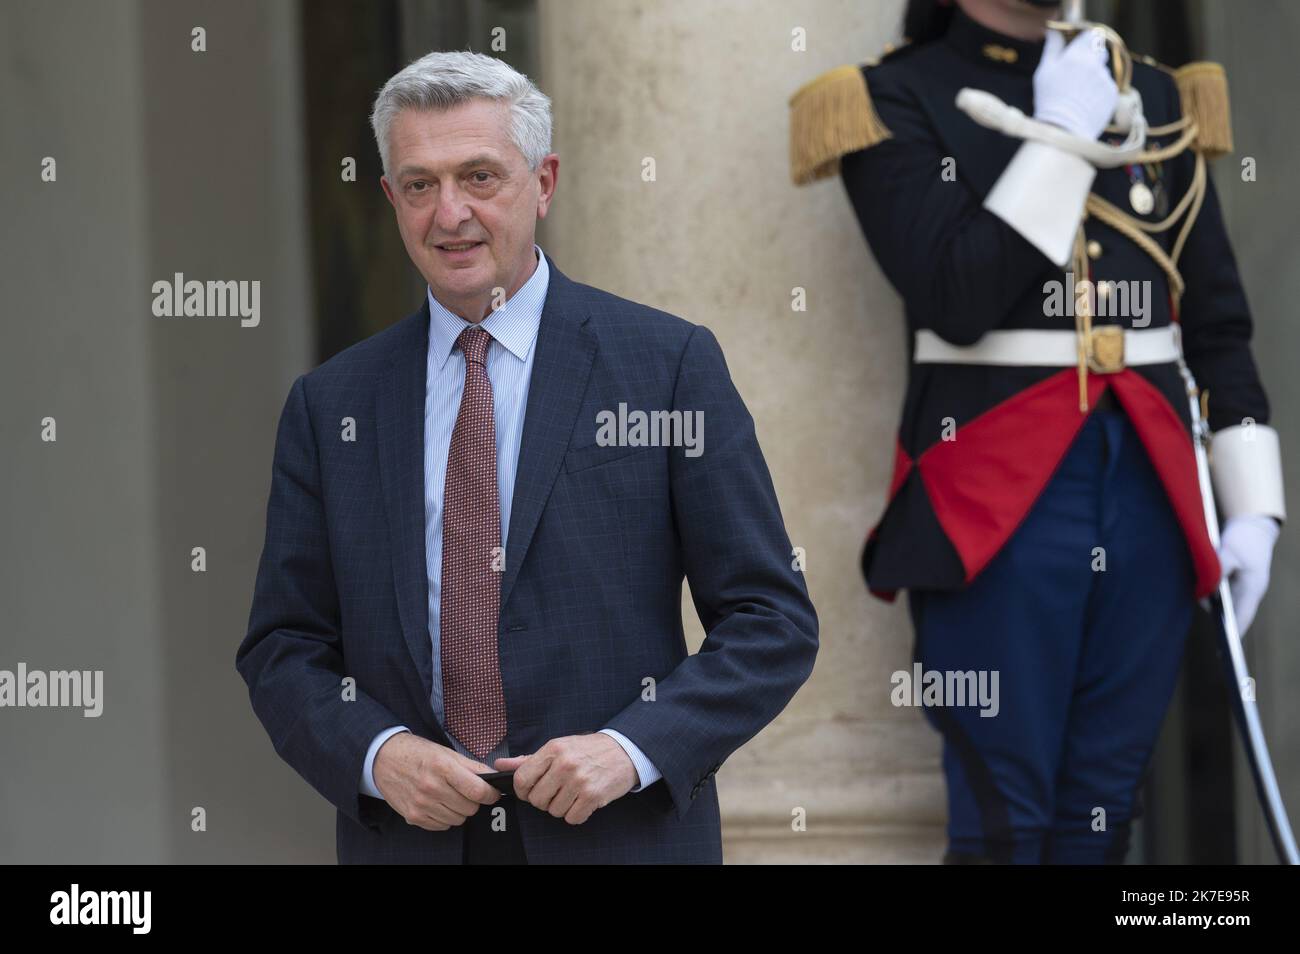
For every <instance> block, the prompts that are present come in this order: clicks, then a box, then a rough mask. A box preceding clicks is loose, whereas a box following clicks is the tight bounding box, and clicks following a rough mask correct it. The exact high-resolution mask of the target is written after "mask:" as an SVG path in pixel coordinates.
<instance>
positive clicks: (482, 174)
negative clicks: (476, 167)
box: [470, 172, 492, 185]
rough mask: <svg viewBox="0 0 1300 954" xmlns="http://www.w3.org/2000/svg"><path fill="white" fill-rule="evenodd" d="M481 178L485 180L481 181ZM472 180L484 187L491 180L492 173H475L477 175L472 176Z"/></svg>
mask: <svg viewBox="0 0 1300 954" xmlns="http://www.w3.org/2000/svg"><path fill="white" fill-rule="evenodd" d="M479 176H482V177H483V178H481V179H480V178H479ZM470 178H471V179H473V180H474V182H475V183H477V184H478V185H482V184H483V183H485V182H487V181H488V180H489V179H491V178H492V173H490V172H475V173H473V174H472V175H471V176H470Z"/></svg>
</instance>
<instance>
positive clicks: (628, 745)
mask: <svg viewBox="0 0 1300 954" xmlns="http://www.w3.org/2000/svg"><path fill="white" fill-rule="evenodd" d="M600 731H601V732H603V733H605V735H607V736H609V737H610V738H612V739H613V740H614V741H615V742H617V743H618V744H619V745H621V746H622V747H623V751H624V752H626V753H627V757H628V758H630V759H631V760H632V765H633V766H634V767H635V768H636V777H637V781H638V782H639V784H638V785H637V787H636V788H634V789H632V790H631V791H633V792H639V791H641V789H643V788H645V787H646V786H647V785H653V784H654V783H655V782H657V781H659V779H661V778H663V775H661V774H660V772H659V770H658V769H657V768H655V766H654V763H653V762H651V761H650V760H649V759H648V758H646V754H645V753H644V752H642V751H641V750H640V749H639V748H638V747H637V745H636V743H635V742H633V741H632V740H631V739H629V738H628V737H627V736H625V735H624V734H623V733H622V732H618V731H616V730H614V729H601V730H600Z"/></svg>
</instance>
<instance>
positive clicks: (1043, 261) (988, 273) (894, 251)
mask: <svg viewBox="0 0 1300 954" xmlns="http://www.w3.org/2000/svg"><path fill="white" fill-rule="evenodd" d="M871 80H872V86H871V96H872V102H873V104H874V106H875V107H876V109H877V111H878V112H879V114H880V117H881V119H882V120H883V121H884V123H885V124H886V125H887V126H888V127H889V130H890V132H891V137H890V138H889V139H886V140H884V141H883V142H881V143H878V144H876V145H874V146H870V147H868V148H866V149H862V150H859V151H857V152H852V153H849V154H847V155H845V156H843V157H841V159H840V176H841V178H842V180H843V182H844V187H845V189H846V190H847V192H848V195H849V200H850V201H851V202H852V205H853V211H854V213H855V214H856V216H857V219H858V224H859V225H860V226H861V227H862V232H863V235H864V236H865V238H866V240H867V244H868V245H869V246H870V248H871V252H872V254H873V255H874V256H875V259H876V261H877V262H878V263H879V265H880V268H881V270H882V271H883V272H884V274H885V277H886V278H888V279H889V282H890V284H892V285H893V286H894V288H895V289H896V290H897V291H898V293H899V294H900V295H902V296H903V300H904V302H905V303H906V306H907V317H908V322H909V324H910V325H911V327H912V329H913V330H914V331H915V330H918V329H922V328H926V329H930V330H932V331H933V332H935V333H936V334H937V335H939V336H940V337H941V338H943V339H945V340H946V341H949V342H951V343H952V344H957V345H968V344H973V343H974V342H975V341H977V340H978V339H979V338H980V337H981V336H982V335H983V334H984V333H985V332H986V331H990V330H992V329H994V328H997V327H998V326H999V325H1000V324H1001V323H1002V321H1003V320H1004V318H1005V317H1006V315H1007V314H1008V313H1009V312H1010V311H1011V310H1012V307H1013V306H1014V305H1015V303H1016V302H1017V301H1018V300H1019V299H1020V298H1021V297H1022V296H1023V295H1024V294H1025V293H1026V292H1028V291H1029V290H1030V288H1031V286H1034V285H1035V283H1036V282H1038V281H1040V280H1041V276H1042V274H1043V271H1044V269H1048V268H1050V267H1051V265H1052V263H1051V261H1050V260H1049V259H1048V258H1047V256H1046V255H1045V254H1044V253H1043V252H1041V251H1039V249H1038V248H1036V247H1035V246H1034V245H1033V244H1031V242H1030V241H1029V240H1028V239H1026V238H1025V237H1024V236H1023V235H1021V234H1020V232H1018V231H1017V230H1016V229H1015V228H1013V227H1012V226H1011V225H1010V224H1008V223H1007V222H1006V221H1005V220H1004V219H1002V218H1000V217H999V216H998V215H995V214H994V213H993V212H992V211H990V210H989V209H987V208H985V207H984V206H983V205H982V204H981V200H980V199H979V198H978V197H977V196H976V195H975V193H974V192H972V191H971V188H970V187H969V185H968V184H967V183H965V182H964V181H963V180H962V178H961V168H960V167H956V168H955V169H954V170H953V171H954V172H955V178H954V177H953V176H951V175H950V176H945V175H944V172H945V169H952V168H953V167H952V166H951V165H949V164H946V163H947V160H948V159H949V158H950V157H949V155H948V153H947V151H946V150H945V149H944V147H943V145H942V143H941V142H940V140H939V139H938V136H937V134H936V133H935V131H934V129H933V127H932V125H931V124H930V122H929V120H928V118H927V116H926V114H925V112H924V110H923V109H922V107H921V106H920V105H919V104H918V103H916V102H914V101H913V99H912V96H911V94H909V93H908V92H907V91H906V90H905V89H904V88H902V87H901V85H900V84H898V83H897V82H889V81H887V80H885V79H884V78H883V77H880V75H879V71H873V72H872V74H871Z"/></svg>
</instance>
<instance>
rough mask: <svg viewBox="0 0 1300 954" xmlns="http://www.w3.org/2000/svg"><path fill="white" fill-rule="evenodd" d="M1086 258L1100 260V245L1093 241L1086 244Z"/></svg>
mask: <svg viewBox="0 0 1300 954" xmlns="http://www.w3.org/2000/svg"><path fill="white" fill-rule="evenodd" d="M1088 257H1089V258H1101V243H1100V242H1098V241H1097V240H1096V239H1093V240H1092V241H1090V242H1089V243H1088Z"/></svg>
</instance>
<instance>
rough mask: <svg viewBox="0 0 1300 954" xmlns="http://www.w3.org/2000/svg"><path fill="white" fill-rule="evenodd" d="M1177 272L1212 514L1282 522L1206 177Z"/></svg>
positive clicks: (1232, 267) (1274, 439)
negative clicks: (1203, 421) (1202, 410)
mask: <svg viewBox="0 0 1300 954" xmlns="http://www.w3.org/2000/svg"><path fill="white" fill-rule="evenodd" d="M1207 175H1208V174H1207ZM1178 270H1179V272H1180V273H1181V274H1182V276H1183V280H1184V283H1185V287H1184V289H1183V297H1182V301H1181V303H1180V312H1181V314H1180V316H1179V318H1180V324H1181V326H1182V336H1183V353H1184V356H1185V358H1186V360H1187V366H1188V368H1190V369H1191V372H1192V375H1193V376H1194V377H1195V378H1196V383H1197V385H1198V386H1199V387H1200V388H1201V390H1202V391H1205V392H1208V399H1207V403H1208V405H1209V425H1210V430H1211V431H1212V432H1213V433H1212V436H1211V438H1210V472H1211V477H1212V483H1213V485H1214V492H1215V497H1216V499H1217V500H1218V504H1219V510H1220V513H1221V514H1222V516H1223V518H1224V519H1225V520H1227V519H1231V518H1233V517H1236V516H1245V515H1261V516H1270V517H1275V518H1277V519H1278V520H1284V519H1285V518H1286V503H1285V500H1284V496H1285V495H1284V491H1283V478H1282V458H1281V449H1280V444H1279V441H1278V434H1277V431H1276V430H1275V429H1274V428H1272V427H1271V426H1269V423H1268V422H1269V404H1268V397H1267V395H1266V394H1265V392H1264V386H1263V384H1262V383H1261V381H1260V377H1259V371H1258V369H1257V368H1256V366H1255V359H1254V356H1253V355H1252V353H1251V348H1250V341H1251V335H1252V332H1253V322H1252V319H1251V314H1250V307H1249V305H1248V304H1247V302H1246V293H1245V290H1244V289H1243V288H1242V284H1241V278H1240V276H1239V275H1238V272H1237V260H1236V257H1235V256H1234V254H1233V251H1232V244H1231V242H1230V241H1229V239H1228V234H1227V230H1226V228H1225V226H1224V223H1223V213H1222V211H1221V209H1220V206H1219V196H1218V190H1217V189H1216V188H1215V185H1214V180H1213V179H1210V178H1207V179H1206V184H1205V199H1204V202H1203V204H1202V206H1201V210H1200V214H1199V215H1197V217H1196V221H1195V222H1194V223H1193V225H1192V228H1191V231H1190V232H1189V233H1188V236H1187V244H1186V246H1185V248H1184V249H1183V254H1182V256H1181V257H1180V259H1179V262H1178Z"/></svg>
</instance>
